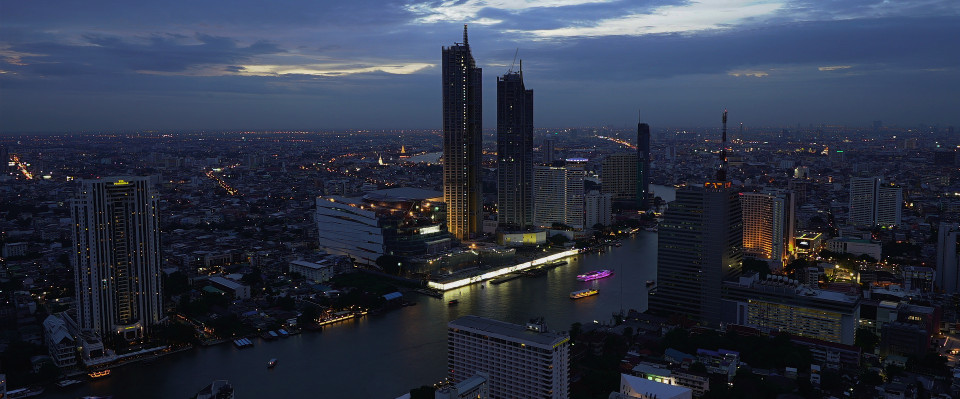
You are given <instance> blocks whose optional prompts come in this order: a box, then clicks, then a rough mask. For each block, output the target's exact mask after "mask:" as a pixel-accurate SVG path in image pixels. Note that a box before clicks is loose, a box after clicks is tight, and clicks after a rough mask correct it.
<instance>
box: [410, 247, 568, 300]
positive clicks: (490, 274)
mask: <svg viewBox="0 0 960 399" xmlns="http://www.w3.org/2000/svg"><path fill="white" fill-rule="evenodd" d="M579 253H580V251H579V250H577V249H568V250H564V251H560V252H556V253H552V254H549V255H547V256H543V257H540V258H536V259H533V260H530V261H527V262H523V263H518V264H516V265H513V266H507V267H503V268H500V269H494V270H477V271H473V272H471V273H467V274H465V275H453V276H451V277H447V278H444V279H437V280H432V281H428V282H427V286H428V287H430V288H433V289H436V290H440V291H450V290H453V289H457V288H460V287H463V286H466V285H470V284H476V283H481V282H484V281H487V280H490V279H494V278H497V277H500V276H504V275H507V274H510V273H513V272H519V271H523V270H527V269H530V268H533V267H537V266H540V265H543V264H546V263H549V262H553V261H559V260H563V259H565V258H569V257H573V256H577V255H578V254H579Z"/></svg>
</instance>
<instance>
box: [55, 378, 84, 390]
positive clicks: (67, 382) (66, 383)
mask: <svg viewBox="0 0 960 399" xmlns="http://www.w3.org/2000/svg"><path fill="white" fill-rule="evenodd" d="M82 382H83V381H80V380H62V381H57V386H58V387H60V388H66V387H69V386H73V385H77V384H80V383H82Z"/></svg>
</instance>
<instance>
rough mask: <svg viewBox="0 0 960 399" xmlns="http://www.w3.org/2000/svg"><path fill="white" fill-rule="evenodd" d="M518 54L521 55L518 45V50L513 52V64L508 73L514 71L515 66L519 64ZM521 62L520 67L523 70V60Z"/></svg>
mask: <svg viewBox="0 0 960 399" xmlns="http://www.w3.org/2000/svg"><path fill="white" fill-rule="evenodd" d="M518 55H520V48H519V47H517V51H516V52H515V53H513V64H510V69H509V70H508V71H507V73H513V67H515V66H517V56H518ZM520 62H521V64H520V69H521V70H522V69H523V64H522V62H523V61H520Z"/></svg>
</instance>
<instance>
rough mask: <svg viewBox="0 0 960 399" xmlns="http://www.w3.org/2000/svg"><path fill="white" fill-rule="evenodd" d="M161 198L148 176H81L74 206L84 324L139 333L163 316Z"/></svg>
mask: <svg viewBox="0 0 960 399" xmlns="http://www.w3.org/2000/svg"><path fill="white" fill-rule="evenodd" d="M157 202H158V199H157V193H156V192H155V191H154V190H153V187H152V186H151V185H150V179H149V178H147V177H110V178H103V179H99V180H84V181H83V184H82V186H81V189H80V193H79V195H78V196H77V198H75V199H74V200H73V202H72V203H71V207H70V208H71V211H72V216H73V226H72V229H71V230H72V233H73V245H74V251H73V259H72V263H73V266H74V279H75V285H76V293H77V315H78V316H79V319H78V320H77V321H78V322H79V324H80V329H81V330H91V331H93V332H94V333H97V334H99V335H100V336H101V337H106V336H108V335H111V334H120V335H122V336H123V337H124V338H125V339H136V338H138V337H142V336H143V335H144V330H145V329H147V328H150V327H152V326H154V325H156V324H158V323H159V322H160V320H161V318H162V317H163V316H162V315H163V292H162V285H161V276H160V255H161V254H160V222H159V211H158V209H157Z"/></svg>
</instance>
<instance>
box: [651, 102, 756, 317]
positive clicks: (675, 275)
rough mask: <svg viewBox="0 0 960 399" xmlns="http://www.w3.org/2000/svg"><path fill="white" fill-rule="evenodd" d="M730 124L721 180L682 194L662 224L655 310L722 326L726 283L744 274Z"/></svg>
mask: <svg viewBox="0 0 960 399" xmlns="http://www.w3.org/2000/svg"><path fill="white" fill-rule="evenodd" d="M726 120H727V111H723V122H724V129H723V131H724V134H723V137H724V140H723V141H722V143H721V150H720V166H719V167H718V168H717V172H716V179H715V180H713V181H707V182H705V183H704V184H703V185H702V186H696V185H688V186H686V187H683V188H681V189H678V190H677V199H676V201H674V202H671V203H670V206H669V208H667V211H666V212H665V213H664V215H663V221H662V222H660V226H659V234H658V239H657V249H658V252H657V288H656V290H655V292H653V293H651V296H650V309H651V310H653V311H654V312H658V313H661V314H665V315H672V316H683V317H686V318H687V319H689V320H693V321H697V322H700V323H703V324H706V325H710V326H719V324H720V318H721V313H722V312H721V309H720V303H721V301H720V294H721V292H720V289H721V286H722V284H723V280H725V279H729V278H734V277H736V276H738V275H739V274H740V271H741V266H742V262H743V215H742V213H741V208H740V195H739V192H738V190H737V189H736V188H734V187H733V186H732V184H731V183H730V182H729V181H727V175H726V169H727V165H726V163H727V162H726V151H725V150H724V148H725V147H726V140H725V138H726Z"/></svg>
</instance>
